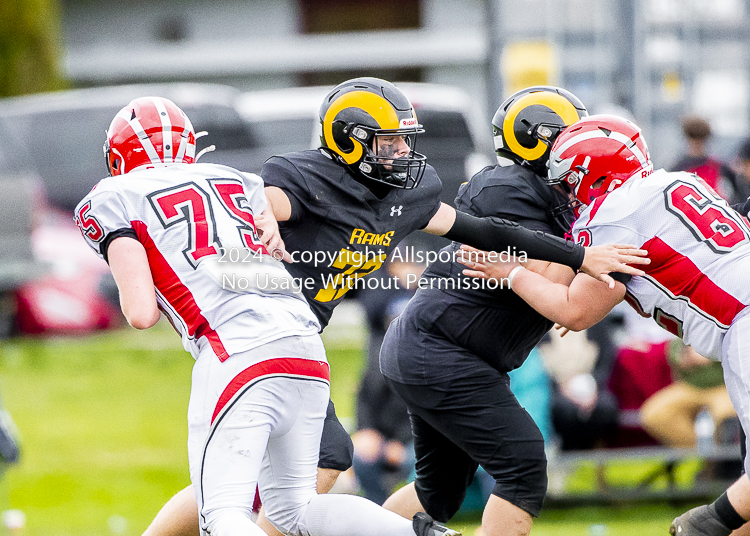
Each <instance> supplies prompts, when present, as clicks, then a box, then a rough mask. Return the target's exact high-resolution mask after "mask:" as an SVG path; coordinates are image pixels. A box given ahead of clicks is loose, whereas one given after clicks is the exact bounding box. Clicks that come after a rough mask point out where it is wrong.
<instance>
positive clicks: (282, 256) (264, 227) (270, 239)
mask: <svg viewBox="0 0 750 536" xmlns="http://www.w3.org/2000/svg"><path fill="white" fill-rule="evenodd" d="M255 228H256V229H257V230H258V235H260V239H261V241H262V242H263V245H264V246H266V249H267V250H268V253H270V254H271V256H272V257H273V258H274V259H276V260H284V261H286V262H292V256H291V255H289V253H288V252H287V250H286V247H285V246H284V241H283V240H282V239H281V233H280V232H279V224H278V222H277V221H276V217H275V216H274V215H273V212H272V211H271V210H270V209H266V210H264V211H263V212H262V213H261V215H260V216H256V217H255Z"/></svg>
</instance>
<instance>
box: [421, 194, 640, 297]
mask: <svg viewBox="0 0 750 536" xmlns="http://www.w3.org/2000/svg"><path fill="white" fill-rule="evenodd" d="M424 230H425V231H426V232H428V233H431V234H436V235H439V236H445V237H446V238H448V239H450V240H455V241H456V242H461V243H463V244H469V245H471V246H474V247H476V248H479V249H482V250H487V251H497V250H505V249H506V248H508V247H510V248H515V249H516V251H517V252H521V251H525V252H526V255H527V256H528V257H529V258H531V259H540V260H545V261H550V262H554V263H557V264H563V265H565V266H569V267H571V268H573V270H579V269H580V270H582V271H584V272H586V273H587V274H589V275H591V276H592V277H596V278H597V279H599V280H601V281H604V282H605V283H607V284H608V285H609V286H610V288H614V284H615V281H614V279H612V278H611V277H610V276H609V275H608V274H609V273H610V272H622V273H625V274H630V275H643V273H644V272H643V271H642V270H639V269H638V268H636V267H634V266H629V265H631V264H648V263H649V262H651V261H650V260H649V259H648V258H645V255H646V254H647V252H646V251H645V250H641V249H637V248H635V247H634V246H630V245H621V244H607V245H603V246H593V247H588V248H584V247H583V246H581V245H579V244H575V243H573V242H571V241H568V240H563V239H562V238H558V237H556V236H554V235H550V234H547V233H543V232H541V231H531V230H529V229H526V228H524V227H521V226H520V225H518V224H517V223H514V222H511V221H508V220H503V219H500V218H477V217H475V216H471V215H469V214H465V213H463V212H458V211H456V209H454V208H453V207H451V206H450V205H446V204H445V203H441V204H440V208H439V209H438V211H437V212H436V213H435V215H434V216H433V217H432V219H431V220H430V221H429V222H428V224H427V226H426V227H425V229H424Z"/></svg>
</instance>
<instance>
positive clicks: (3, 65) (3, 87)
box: [0, 0, 66, 97]
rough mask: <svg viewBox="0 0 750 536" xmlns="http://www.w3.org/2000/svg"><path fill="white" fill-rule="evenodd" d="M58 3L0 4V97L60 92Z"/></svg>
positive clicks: (54, 0) (22, 0)
mask: <svg viewBox="0 0 750 536" xmlns="http://www.w3.org/2000/svg"><path fill="white" fill-rule="evenodd" d="M61 48H62V32H61V27H60V2H59V0H15V1H14V0H11V1H2V2H0V97H5V96H9V95H24V94H27V93H36V92H40V91H51V90H55V89H61V88H63V87H64V86H65V85H66V83H65V80H64V79H63V77H62V74H61V72H60V56H61Z"/></svg>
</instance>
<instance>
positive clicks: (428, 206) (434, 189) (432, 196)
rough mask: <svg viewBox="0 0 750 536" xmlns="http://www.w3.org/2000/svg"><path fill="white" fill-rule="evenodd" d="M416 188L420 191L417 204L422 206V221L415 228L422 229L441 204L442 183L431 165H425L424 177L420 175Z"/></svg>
mask: <svg viewBox="0 0 750 536" xmlns="http://www.w3.org/2000/svg"><path fill="white" fill-rule="evenodd" d="M417 190H419V191H421V192H422V197H421V200H420V201H418V204H419V205H420V206H422V207H423V210H422V211H421V214H422V221H421V222H420V225H419V226H418V227H417V228H418V229H424V228H425V227H427V225H428V224H429V223H430V220H432V217H433V216H434V215H435V214H437V211H438V210H440V205H441V204H442V202H441V201H440V194H441V193H442V191H443V183H442V181H441V180H440V177H438V175H437V172H435V169H434V168H433V167H432V166H427V169H426V170H425V174H424V177H422V184H420V185H419V187H418V188H417Z"/></svg>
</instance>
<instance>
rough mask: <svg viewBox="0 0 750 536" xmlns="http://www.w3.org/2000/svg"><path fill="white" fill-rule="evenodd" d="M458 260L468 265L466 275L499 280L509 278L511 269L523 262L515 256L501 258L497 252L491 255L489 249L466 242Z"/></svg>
mask: <svg viewBox="0 0 750 536" xmlns="http://www.w3.org/2000/svg"><path fill="white" fill-rule="evenodd" d="M456 260H457V261H458V262H460V263H461V264H463V265H464V266H466V267H467V269H466V270H463V272H462V273H463V274H464V275H466V276H469V277H479V278H482V279H495V280H497V281H500V280H501V279H504V278H507V277H508V275H509V274H510V272H511V270H513V268H515V267H516V266H519V265H520V264H521V263H519V262H518V261H517V260H516V258H515V257H510V258H509V259H508V260H500V258H499V256H498V255H497V253H495V254H492V255H491V254H490V253H489V252H487V251H482V250H481V249H476V248H473V247H471V246H467V245H466V244H462V245H461V249H460V250H459V255H457V257H456Z"/></svg>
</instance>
